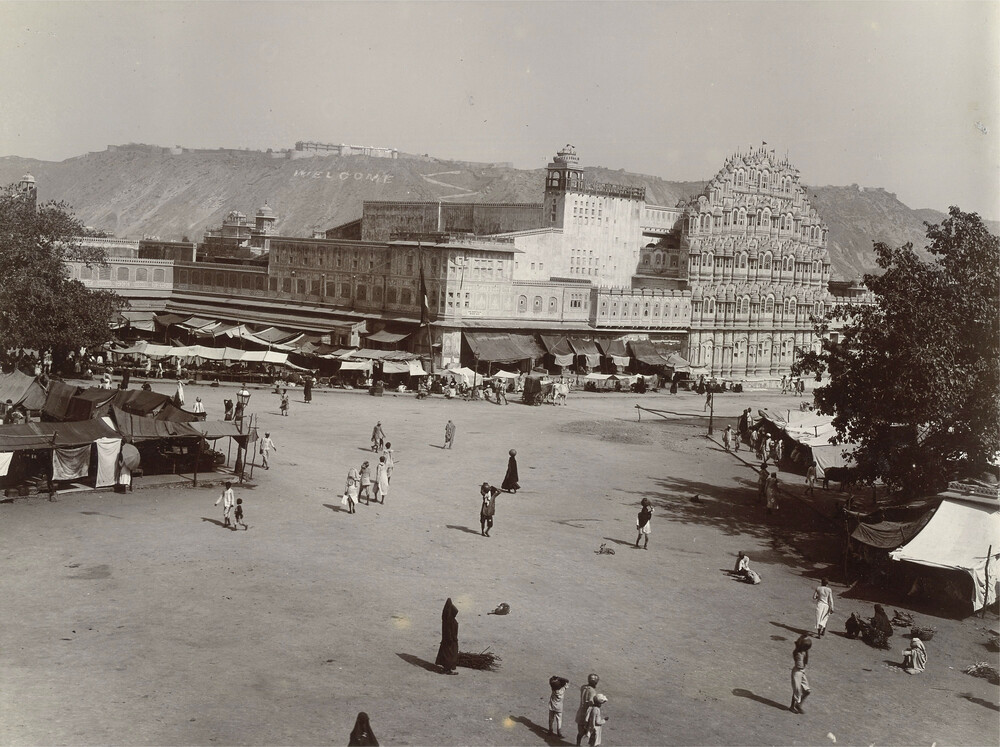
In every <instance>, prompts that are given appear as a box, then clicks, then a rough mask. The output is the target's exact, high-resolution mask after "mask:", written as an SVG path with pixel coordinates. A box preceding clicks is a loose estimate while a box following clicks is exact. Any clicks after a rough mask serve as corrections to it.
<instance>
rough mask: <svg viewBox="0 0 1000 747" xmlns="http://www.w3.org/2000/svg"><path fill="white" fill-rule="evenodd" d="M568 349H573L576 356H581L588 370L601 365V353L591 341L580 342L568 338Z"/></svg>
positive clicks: (576, 339)
mask: <svg viewBox="0 0 1000 747" xmlns="http://www.w3.org/2000/svg"><path fill="white" fill-rule="evenodd" d="M569 344H570V347H572V348H573V352H575V353H576V354H577V355H582V356H583V357H584V361H585V363H586V364H587V366H589V367H590V368H596V367H597V366H599V365H601V351H600V350H598V349H597V345H596V344H595V343H594V342H593V340H582V339H580V338H579V337H570V338H569Z"/></svg>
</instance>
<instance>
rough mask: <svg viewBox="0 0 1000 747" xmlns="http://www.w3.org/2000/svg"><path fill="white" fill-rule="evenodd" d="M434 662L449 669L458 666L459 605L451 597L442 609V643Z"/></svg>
mask: <svg viewBox="0 0 1000 747" xmlns="http://www.w3.org/2000/svg"><path fill="white" fill-rule="evenodd" d="M434 663H435V664H437V665H438V666H440V667H442V668H444V669H445V670H447V671H450V670H452V669H456V668H457V667H458V607H456V606H455V605H454V604H453V603H452V601H451V597H448V601H447V602H445V603H444V609H442V610H441V645H440V646H439V647H438V655H437V659H435V660H434Z"/></svg>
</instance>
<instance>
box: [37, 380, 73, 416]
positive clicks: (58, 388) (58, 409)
mask: <svg viewBox="0 0 1000 747" xmlns="http://www.w3.org/2000/svg"><path fill="white" fill-rule="evenodd" d="M78 391H80V387H77V386H72V385H71V384H67V383H66V382H64V381H56V380H52V381H50V382H49V393H48V396H47V397H46V398H45V407H44V408H42V412H43V413H44V414H45V415H46V416H48V417H50V418H53V419H54V420H64V419H65V418H66V414H67V413H68V412H69V403H70V400H71V399H73V396H74V395H75V394H76V393H77V392H78Z"/></svg>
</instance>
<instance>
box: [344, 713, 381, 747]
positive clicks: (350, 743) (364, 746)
mask: <svg viewBox="0 0 1000 747" xmlns="http://www.w3.org/2000/svg"><path fill="white" fill-rule="evenodd" d="M347 747H379V744H378V739H376V738H375V732H373V731H372V725H371V722H370V721H369V720H368V714H367V713H365V712H364V711H361V713H359V714H358V717H357V719H355V721H354V728H353V729H351V737H350V739H348V740H347Z"/></svg>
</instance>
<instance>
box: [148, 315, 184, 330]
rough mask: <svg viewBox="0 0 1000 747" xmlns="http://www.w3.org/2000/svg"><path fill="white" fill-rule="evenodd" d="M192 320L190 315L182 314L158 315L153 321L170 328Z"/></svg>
mask: <svg viewBox="0 0 1000 747" xmlns="http://www.w3.org/2000/svg"><path fill="white" fill-rule="evenodd" d="M189 318H190V315H181V314H157V315H156V316H154V317H153V321H155V322H156V323H157V324H160V325H162V326H164V327H169V326H171V325H173V324H180V323H181V322H183V321H185V320H187V319H189Z"/></svg>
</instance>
